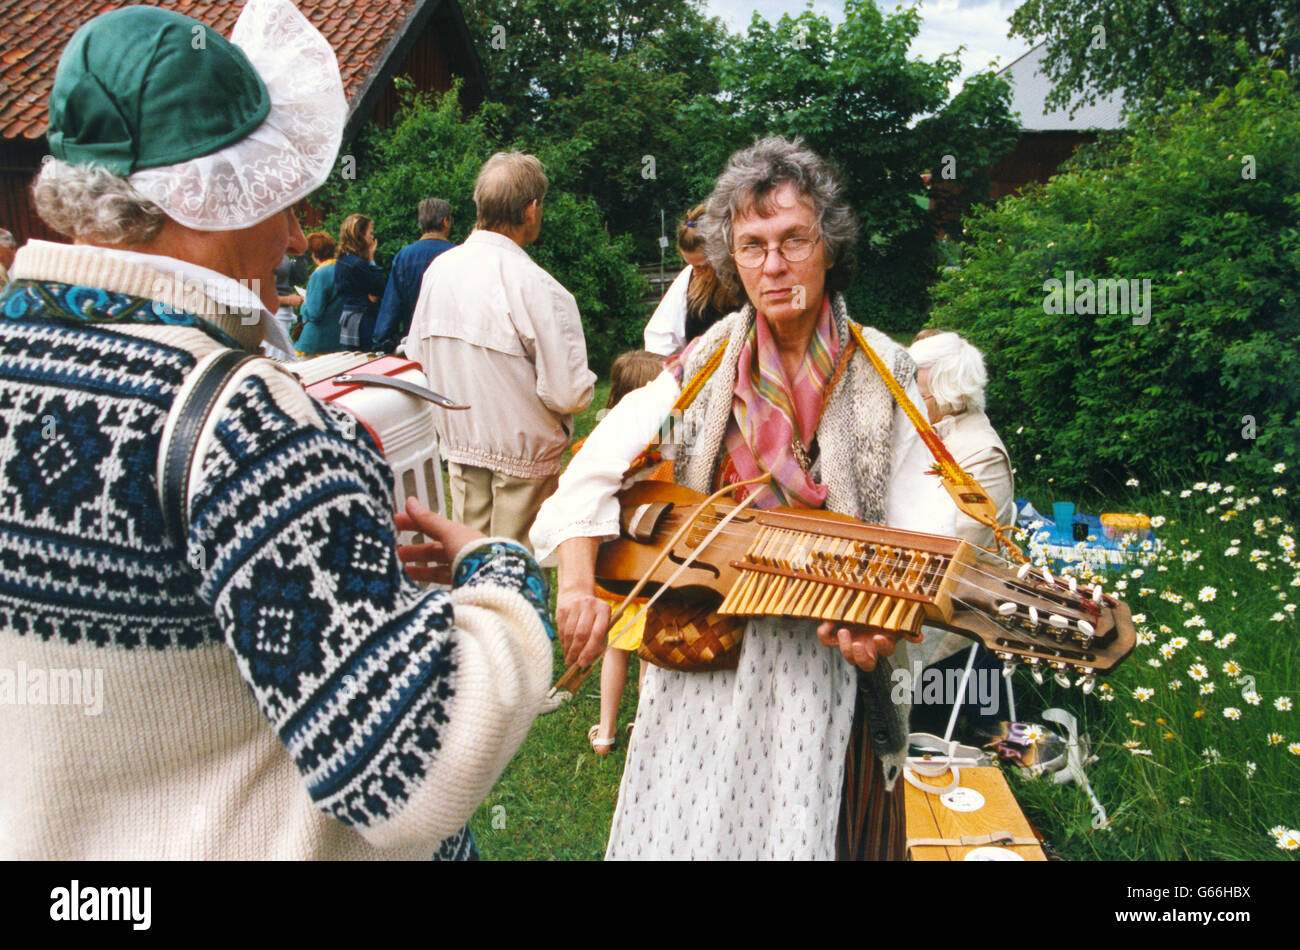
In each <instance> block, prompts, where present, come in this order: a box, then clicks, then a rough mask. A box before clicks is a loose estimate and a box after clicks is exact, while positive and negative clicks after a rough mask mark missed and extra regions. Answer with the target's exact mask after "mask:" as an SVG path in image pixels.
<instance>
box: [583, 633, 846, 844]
mask: <svg viewBox="0 0 1300 950" xmlns="http://www.w3.org/2000/svg"><path fill="white" fill-rule="evenodd" d="M816 629H817V625H816V623H815V622H810V621H792V620H789V619H786V618H760V619H758V620H753V621H751V622H750V623H749V626H748V627H747V629H746V631H745V639H744V641H743V643H742V644H741V653H740V663H739V666H738V667H737V669H736V670H734V671H727V672H720V673H674V672H670V671H667V670H662V669H659V668H657V667H652V668H651V669H650V670H648V671H647V673H646V678H645V685H644V686H643V687H642V691H641V699H640V705H639V707H638V709H637V719H636V729H635V730H634V731H633V734H632V742H631V745H630V746H629V748H628V754H627V763H626V765H625V767H624V771H623V781H622V785H621V786H620V789H619V797H618V807H617V808H616V809H615V812H614V822H613V826H612V827H611V829H610V837H609V848H608V850H607V852H606V855H605V856H606V858H607V859H608V860H619V859H633V860H638V859H639V860H655V859H659V860H663V859H668V860H672V859H677V860H709V859H712V860H772V859H800V860H827V861H829V860H833V859H834V858H835V836H836V828H837V823H838V820H839V809H840V795H841V789H842V786H843V782H844V758H845V750H846V748H847V745H848V740H849V731H850V729H851V728H852V725H853V704H854V702H855V699H856V696H855V688H856V687H855V679H854V670H853V668H852V667H850V666H849V665H848V664H847V663H845V662H844V659H843V658H842V657H841V655H840V652H839V651H838V650H833V649H829V648H827V647H824V646H822V645H821V643H820V642H818V640H817V635H816Z"/></svg>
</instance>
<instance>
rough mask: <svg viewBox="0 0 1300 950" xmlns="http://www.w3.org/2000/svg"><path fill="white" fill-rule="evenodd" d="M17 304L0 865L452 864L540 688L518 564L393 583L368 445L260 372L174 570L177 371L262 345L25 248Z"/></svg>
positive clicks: (241, 324) (524, 558)
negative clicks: (170, 441) (170, 452)
mask: <svg viewBox="0 0 1300 950" xmlns="http://www.w3.org/2000/svg"><path fill="white" fill-rule="evenodd" d="M14 277H15V282H14V283H13V284H11V285H10V287H8V288H7V289H6V291H5V292H4V294H3V296H0V314H2V318H0V486H3V495H2V496H0V498H2V500H0V539H2V543H0V762H3V763H4V764H3V768H0V858H65V859H95V858H201V859H214V858H215V859H222V858H240V859H243V858H295V859H301V858H330V859H337V858H411V859H428V858H429V857H431V856H434V855H435V854H437V855H438V856H443V857H468V856H471V855H472V853H473V844H472V839H470V837H469V834H468V831H467V829H466V828H465V823H466V821H467V820H468V818H469V816H470V814H471V813H472V812H473V810H474V808H475V807H476V806H477V805H478V803H479V802H480V801H481V800H482V798H483V797H484V796H485V795H486V793H487V791H488V790H489V788H490V787H491V785H492V783H493V782H494V781H495V780H496V778H497V777H498V776H499V774H500V773H501V771H502V769H503V768H504V767H505V765H506V763H507V762H508V761H509V759H510V758H511V756H512V755H513V754H514V752H515V750H516V749H517V748H518V746H519V744H520V742H522V740H523V737H524V735H525V733H526V732H527V730H528V727H529V726H530V724H531V723H532V720H533V718H534V717H535V715H536V713H537V711H538V708H539V704H540V700H541V697H542V695H543V694H544V693H545V690H546V686H547V683H548V680H549V675H550V671H551V651H550V645H549V642H548V639H547V637H548V635H551V630H550V626H549V620H548V618H547V613H546V585H545V581H544V579H543V576H542V574H541V572H540V570H539V569H538V567H537V565H536V563H535V562H534V561H533V559H532V558H531V557H530V556H529V555H528V554H527V553H526V552H525V551H524V550H523V549H522V548H520V547H519V546H518V545H516V544H514V543H512V542H504V541H500V540H491V541H487V542H482V543H479V544H477V545H472V546H471V547H470V548H468V549H466V550H465V551H463V552H462V553H461V555H460V557H459V558H458V560H457V562H456V564H455V565H454V584H453V587H452V590H451V591H450V592H448V591H443V590H438V589H423V588H421V587H420V586H418V585H416V584H415V583H414V582H412V581H411V580H410V579H409V578H408V577H407V576H406V574H405V572H404V571H403V569H402V567H401V565H400V563H399V562H398V560H397V556H396V551H395V534H394V526H393V521H392V509H393V502H392V497H391V489H390V486H391V475H390V473H389V471H388V468H387V466H386V464H385V463H384V461H383V459H382V457H381V456H380V455H379V454H378V452H377V451H376V450H375V447H374V445H373V444H372V443H371V442H370V441H369V439H368V437H367V436H366V434H365V432H364V427H360V426H354V425H349V424H348V422H347V420H346V417H345V416H344V414H343V413H342V412H341V411H340V410H336V409H335V408H333V407H331V406H327V405H323V404H320V403H317V402H315V401H314V400H312V399H310V398H309V397H308V396H307V395H306V394H305V393H304V392H303V391H302V390H301V388H300V387H297V386H296V385H295V384H294V383H293V382H292V381H291V380H288V379H286V378H285V377H284V374H282V373H279V372H276V371H275V370H274V368H273V367H268V368H266V369H264V370H262V371H259V372H256V373H253V374H252V375H250V376H248V377H247V378H245V379H244V380H243V381H242V382H241V383H239V384H238V385H237V386H235V387H232V389H233V393H232V394H231V395H230V397H229V398H228V399H227V400H226V401H225V403H224V405H222V406H220V407H218V409H217V411H216V416H215V418H216V424H215V427H214V428H213V430H212V433H211V437H210V438H209V439H208V440H207V441H206V444H205V445H202V446H201V448H200V455H199V459H200V460H201V467H200V468H199V472H198V475H197V476H196V477H195V479H193V480H192V482H191V508H190V512H191V525H190V530H189V535H188V542H187V548H188V549H187V550H186V551H183V552H182V551H178V550H176V549H175V548H174V547H173V546H172V544H171V543H170V542H169V541H168V540H167V538H166V536H165V534H164V531H163V526H162V516H161V512H160V510H159V504H158V500H157V486H156V477H155V464H156V459H157V453H158V447H159V438H160V435H161V432H162V429H163V424H164V420H165V418H166V415H167V412H168V410H169V409H170V407H171V404H172V400H173V398H174V396H175V394H176V392H177V390H178V388H179V387H180V385H181V383H182V381H183V380H184V378H185V375H186V374H187V372H188V371H189V370H190V369H191V368H192V367H193V366H194V365H195V363H196V362H197V360H198V359H200V358H201V357H203V356H204V355H206V354H207V353H210V352H212V351H213V350H215V349H218V348H220V347H222V346H223V345H229V344H230V343H236V344H241V345H243V346H249V345H251V344H252V343H254V342H255V336H256V328H255V327H249V326H248V325H247V321H246V320H244V319H241V318H240V316H239V315H232V314H222V313H221V309H222V308H221V307H220V306H218V305H217V304H215V303H214V302H213V301H212V300H211V299H208V298H206V297H204V296H203V294H202V293H201V292H200V291H198V290H196V289H195V288H193V287H190V288H185V287H180V288H177V287H175V285H174V282H171V281H167V280H163V279H161V278H160V275H159V274H158V273H156V272H153V271H151V270H150V269H149V268H147V267H144V266H141V265H139V264H138V263H133V262H127V261H124V260H120V259H115V258H113V257H111V256H107V255H103V254H97V253H95V252H94V251H93V250H92V249H86V248H76V247H66V246H61V245H53V244H45V243H42V242H33V243H32V244H29V245H28V246H27V247H26V248H24V249H23V250H22V251H20V252H19V256H18V260H17V263H16V265H15V268H14ZM167 288H170V289H167ZM159 302H161V303H164V304H166V305H167V306H158V303H159ZM193 313H201V314H205V318H204V319H203V320H197V319H196V318H194V317H192V316H190V314H193ZM91 319H93V320H94V321H96V322H89V321H90V320H91ZM104 321H110V322H104Z"/></svg>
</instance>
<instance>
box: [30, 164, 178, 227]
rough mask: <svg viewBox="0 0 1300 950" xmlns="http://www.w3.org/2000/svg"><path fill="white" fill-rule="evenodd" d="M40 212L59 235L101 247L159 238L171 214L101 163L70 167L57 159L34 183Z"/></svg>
mask: <svg viewBox="0 0 1300 950" xmlns="http://www.w3.org/2000/svg"><path fill="white" fill-rule="evenodd" d="M32 194H33V195H34V196H35V198H36V211H37V213H38V214H40V216H41V218H42V219H43V220H44V221H45V223H46V224H48V225H49V226H50V227H52V228H53V229H54V230H56V231H58V232H59V233H60V234H66V235H68V236H69V237H71V238H73V239H75V240H84V241H91V242H94V243H96V244H108V245H114V246H116V245H132V244H142V243H144V242H146V241H149V240H152V239H153V238H155V237H157V236H158V232H159V231H161V230H162V227H163V223H164V222H165V221H166V220H167V215H166V213H164V211H163V210H162V208H160V207H158V206H157V205H156V204H154V203H153V202H152V201H150V200H149V199H148V198H146V197H144V195H142V194H140V193H139V192H138V191H136V190H135V189H134V188H132V187H131V183H130V182H129V181H128V180H127V179H125V178H122V177H121V176H119V175H114V174H113V173H112V172H110V171H108V170H107V169H105V168H102V167H100V166H98V165H71V164H69V163H67V162H64V161H61V160H59V159H57V158H54V157H53V156H47V157H46V159H45V160H44V161H43V162H42V164H41V171H40V174H38V175H37V176H36V182H35V183H34V184H33V185H32Z"/></svg>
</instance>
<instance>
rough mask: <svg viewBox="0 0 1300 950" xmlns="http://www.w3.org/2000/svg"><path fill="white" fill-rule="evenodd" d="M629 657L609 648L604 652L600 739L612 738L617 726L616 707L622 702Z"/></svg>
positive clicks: (622, 652)
mask: <svg viewBox="0 0 1300 950" xmlns="http://www.w3.org/2000/svg"><path fill="white" fill-rule="evenodd" d="M629 656H630V654H629V652H628V651H627V650H615V649H614V648H613V647H610V648H609V649H607V650H606V651H605V658H604V660H603V661H602V666H601V669H600V731H599V732H598V733H597V736H599V737H600V738H601V739H610V738H613V736H614V728H615V726H617V724H618V707H619V705H620V704H621V703H622V702H623V687H624V685H625V684H626V683H627V662H628V657H629Z"/></svg>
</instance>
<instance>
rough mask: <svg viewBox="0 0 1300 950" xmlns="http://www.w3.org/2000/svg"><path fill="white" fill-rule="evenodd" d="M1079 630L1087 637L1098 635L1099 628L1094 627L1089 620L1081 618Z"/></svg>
mask: <svg viewBox="0 0 1300 950" xmlns="http://www.w3.org/2000/svg"><path fill="white" fill-rule="evenodd" d="M1079 632H1080V633H1082V634H1083V635H1084V636H1085V637H1093V636H1096V634H1097V628H1096V627H1094V626H1093V625H1092V624H1090V623H1088V621H1086V620H1080V621H1079Z"/></svg>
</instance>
